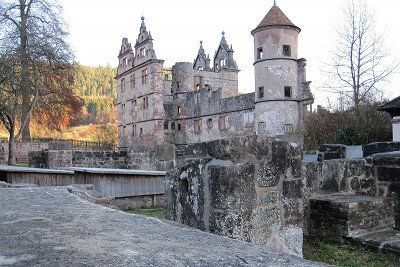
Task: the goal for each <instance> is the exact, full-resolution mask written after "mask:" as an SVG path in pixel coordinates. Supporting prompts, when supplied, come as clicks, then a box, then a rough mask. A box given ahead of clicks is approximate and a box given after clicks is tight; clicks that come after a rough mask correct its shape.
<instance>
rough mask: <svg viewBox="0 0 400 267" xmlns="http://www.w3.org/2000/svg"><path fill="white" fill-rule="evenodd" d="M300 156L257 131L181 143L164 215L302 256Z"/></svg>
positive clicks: (167, 186)
mask: <svg viewBox="0 0 400 267" xmlns="http://www.w3.org/2000/svg"><path fill="white" fill-rule="evenodd" d="M301 161H302V151H301V149H299V148H295V147H292V146H291V145H290V144H289V143H287V142H284V141H270V140H268V139H266V138H262V137H257V136H250V137H237V138H233V139H229V140H217V141H211V142H207V143H198V144H194V145H186V146H181V147H179V149H177V162H178V166H177V167H176V168H174V169H173V170H171V171H170V172H169V173H168V174H167V177H166V182H165V195H166V216H167V219H170V220H174V221H177V222H180V223H183V224H186V225H189V226H192V227H196V228H199V229H201V230H205V231H208V232H211V233H215V234H220V235H225V236H228V237H232V238H237V239H241V240H244V241H249V242H255V243H259V244H264V245H267V246H270V247H272V248H274V249H276V250H279V251H284V252H287V253H292V254H296V255H301V254H302V236H303V232H302V220H303V199H302V196H303V191H304V183H303V181H302V178H301Z"/></svg>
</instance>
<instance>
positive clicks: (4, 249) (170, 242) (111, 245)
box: [0, 187, 323, 266]
mask: <svg viewBox="0 0 400 267" xmlns="http://www.w3.org/2000/svg"><path fill="white" fill-rule="evenodd" d="M0 203H2V204H1V205H0V265H9V264H11V265H20V266H22V265H24V266H25V265H47V266H57V265H58V266H65V265H72V266H81V265H89V266H94V265H95V266H103V265H113V266H128V265H129V266H323V265H322V264H319V263H313V262H309V261H305V260H303V259H300V258H296V257H293V256H289V255H286V254H280V253H275V252H271V251H270V250H269V249H268V248H266V247H262V246H260V245H254V244H249V243H245V242H242V241H238V240H233V239H230V238H226V237H221V236H217V235H212V234H209V233H205V232H201V231H200V230H196V229H187V228H179V227H176V226H173V225H169V224H166V223H163V222H161V221H159V220H157V219H152V218H146V217H142V216H138V215H132V214H128V213H124V212H121V211H118V210H113V209H109V208H106V207H103V206H99V205H95V204H92V203H89V202H87V201H84V200H82V199H80V198H78V197H77V196H74V195H72V194H70V193H69V192H68V191H67V188H65V187H57V188H50V187H49V188H45V187H37V188H0Z"/></svg>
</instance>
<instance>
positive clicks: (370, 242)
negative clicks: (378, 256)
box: [351, 229, 400, 254]
mask: <svg viewBox="0 0 400 267" xmlns="http://www.w3.org/2000/svg"><path fill="white" fill-rule="evenodd" d="M351 239H352V240H353V241H355V242H357V243H361V244H363V245H364V246H367V247H370V248H374V249H377V250H378V251H379V252H395V253H399V254H400V231H397V230H392V229H386V230H382V231H378V232H373V233H367V234H362V235H358V236H353V237H352V238H351Z"/></svg>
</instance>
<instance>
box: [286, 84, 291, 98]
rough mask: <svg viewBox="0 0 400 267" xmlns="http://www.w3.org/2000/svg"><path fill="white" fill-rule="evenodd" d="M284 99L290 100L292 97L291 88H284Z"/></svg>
mask: <svg viewBox="0 0 400 267" xmlns="http://www.w3.org/2000/svg"><path fill="white" fill-rule="evenodd" d="M285 97H286V98H291V97H292V87H290V86H285Z"/></svg>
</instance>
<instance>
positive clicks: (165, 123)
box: [164, 121, 168, 130]
mask: <svg viewBox="0 0 400 267" xmlns="http://www.w3.org/2000/svg"><path fill="white" fill-rule="evenodd" d="M164 130H168V122H167V121H166V122H164Z"/></svg>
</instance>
